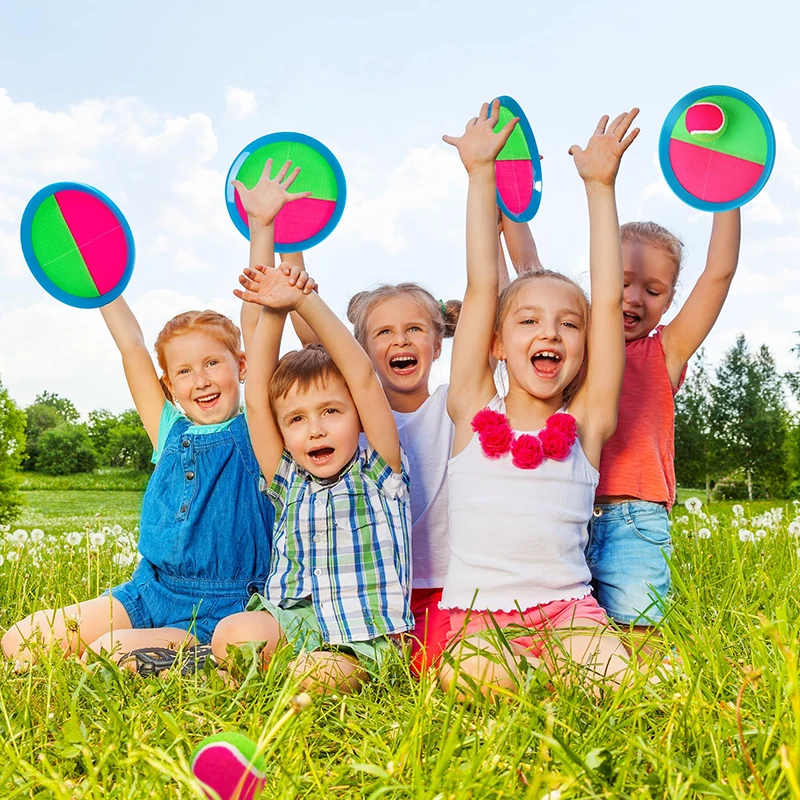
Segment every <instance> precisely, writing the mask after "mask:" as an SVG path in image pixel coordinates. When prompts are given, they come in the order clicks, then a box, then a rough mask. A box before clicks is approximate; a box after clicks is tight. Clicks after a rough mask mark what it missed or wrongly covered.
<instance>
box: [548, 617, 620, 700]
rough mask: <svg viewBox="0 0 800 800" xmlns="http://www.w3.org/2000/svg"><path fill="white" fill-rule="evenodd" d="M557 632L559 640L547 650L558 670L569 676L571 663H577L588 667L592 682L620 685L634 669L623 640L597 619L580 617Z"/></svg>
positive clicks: (555, 668)
mask: <svg viewBox="0 0 800 800" xmlns="http://www.w3.org/2000/svg"><path fill="white" fill-rule="evenodd" d="M555 633H556V634H557V636H558V641H554V642H553V643H552V646H551V647H549V648H548V649H547V650H546V651H545V652H544V653H543V658H544V659H545V661H547V662H548V664H549V666H550V667H551V669H552V670H553V671H555V672H559V673H561V674H562V675H565V674H567V675H568V674H569V667H570V662H574V663H576V664H580V665H581V666H583V667H584V668H585V672H586V677H587V678H588V679H589V680H590V681H603V682H605V683H607V684H609V685H610V686H613V687H615V688H616V687H618V686H619V684H620V682H621V681H622V678H623V676H624V675H625V673H626V672H627V671H628V670H629V669H630V656H629V655H628V651H627V650H626V649H625V647H624V645H623V644H622V641H621V640H620V639H619V638H618V637H617V636H615V635H614V634H613V633H611V632H609V631H608V629H607V628H606V627H605V626H603V625H598V624H597V622H595V621H594V620H589V619H576V620H574V621H573V622H572V624H571V625H570V626H569V627H568V628H558V629H556V631H555Z"/></svg>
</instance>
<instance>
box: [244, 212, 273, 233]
mask: <svg viewBox="0 0 800 800" xmlns="http://www.w3.org/2000/svg"><path fill="white" fill-rule="evenodd" d="M247 224H248V225H249V227H250V235H251V236H253V235H256V236H257V235H258V234H259V233H269V232H271V231H272V230H273V229H274V228H275V217H273V218H272V219H271V220H269V221H268V222H265V221H263V220H260V219H256V218H255V217H251V216H249V215H248V217H247Z"/></svg>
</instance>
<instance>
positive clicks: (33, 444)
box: [23, 403, 64, 470]
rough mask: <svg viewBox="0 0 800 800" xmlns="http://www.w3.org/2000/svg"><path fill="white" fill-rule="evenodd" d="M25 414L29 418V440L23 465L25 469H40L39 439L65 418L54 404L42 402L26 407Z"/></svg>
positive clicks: (27, 431) (27, 430) (27, 432)
mask: <svg viewBox="0 0 800 800" xmlns="http://www.w3.org/2000/svg"><path fill="white" fill-rule="evenodd" d="M25 416H26V419H27V429H26V435H27V441H26V444H25V453H24V458H23V466H24V467H25V469H31V470H36V469H38V466H37V461H38V459H39V440H40V439H41V437H42V434H43V433H44V432H45V431H48V430H50V429H51V428H55V427H56V425H58V424H59V423H61V422H63V421H64V420H63V419H62V418H61V417H60V416H59V413H58V411H56V410H55V408H53V406H49V405H42V404H41V403H34V404H33V405H31V406H28V407H27V408H26V409H25Z"/></svg>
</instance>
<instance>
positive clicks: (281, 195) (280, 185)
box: [232, 158, 312, 225]
mask: <svg viewBox="0 0 800 800" xmlns="http://www.w3.org/2000/svg"><path fill="white" fill-rule="evenodd" d="M291 166H292V162H291V161H287V162H286V163H285V164H284V165H283V166H282V167H281V168H280V171H279V172H278V174H277V175H276V176H275V178H274V180H270V177H269V176H270V173H271V172H272V159H271V158H268V159H267V163H266V164H264V171H263V172H262V173H261V177H260V178H259V179H258V183H257V184H256V185H255V186H254V187H253V188H252V189H248V188H247V187H246V186H245V185H244V184H243V183H242V182H241V181H239V180H234V181H232V183H233V185H234V187H235V188H236V191H237V192H238V193H239V199H240V200H241V201H242V207H243V208H244V210H245V211H246V212H247V216H248V218H249V219H250V220H253V221H255V222H257V223H259V224H261V225H271V224H272V222H273V221H274V219H275V217H277V216H278V212H279V211H280V210H281V209H282V208H283V207H284V205H286V203H291V202H292V201H293V200H300V199H301V198H303V197H310V196H311V194H312V192H296V193H291V194H290V193H289V187H290V186H291V185H292V184H293V183H294V182H295V180H296V179H297V176H298V175H299V174H300V167H295V168H294V169H293V170H292V174H291V175H289V177H288V178H287V177H286V173H287V172H288V171H289V167H291ZM284 178H285V180H284Z"/></svg>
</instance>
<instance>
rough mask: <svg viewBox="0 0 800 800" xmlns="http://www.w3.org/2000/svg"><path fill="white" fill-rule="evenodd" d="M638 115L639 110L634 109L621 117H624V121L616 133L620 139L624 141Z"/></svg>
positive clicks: (620, 123) (617, 127)
mask: <svg viewBox="0 0 800 800" xmlns="http://www.w3.org/2000/svg"><path fill="white" fill-rule="evenodd" d="M638 113H639V109H638V108H632V109H631V110H630V111H629V112H628V113H627V114H623V115H620V116H622V119H621V120H620V122H619V124H618V125H617V126H616V130H615V131H614V132H615V133H616V134H617V138H618V139H622V138H623V136H625V134H626V133H627V132H628V128H630V126H631V123H632V122H633V121H634V120H635V119H636V116H637V114H638ZM610 130H611V129H610V128H609V131H610Z"/></svg>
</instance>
